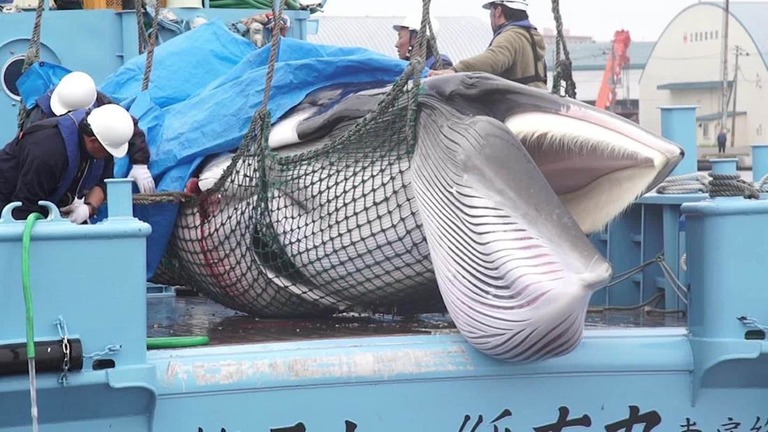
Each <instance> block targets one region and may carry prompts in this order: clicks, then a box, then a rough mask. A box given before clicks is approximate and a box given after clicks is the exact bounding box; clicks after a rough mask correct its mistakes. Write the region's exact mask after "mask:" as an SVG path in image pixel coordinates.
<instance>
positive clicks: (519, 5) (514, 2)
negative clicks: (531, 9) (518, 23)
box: [483, 0, 528, 12]
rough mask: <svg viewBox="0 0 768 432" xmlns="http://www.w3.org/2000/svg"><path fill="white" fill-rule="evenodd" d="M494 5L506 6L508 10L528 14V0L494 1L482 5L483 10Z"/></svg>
mask: <svg viewBox="0 0 768 432" xmlns="http://www.w3.org/2000/svg"><path fill="white" fill-rule="evenodd" d="M494 3H501V4H504V5H506V6H508V7H509V8H510V9H517V10H520V11H523V12H528V0H496V1H492V2H487V3H485V4H484V5H483V9H490V8H491V5H492V4H494Z"/></svg>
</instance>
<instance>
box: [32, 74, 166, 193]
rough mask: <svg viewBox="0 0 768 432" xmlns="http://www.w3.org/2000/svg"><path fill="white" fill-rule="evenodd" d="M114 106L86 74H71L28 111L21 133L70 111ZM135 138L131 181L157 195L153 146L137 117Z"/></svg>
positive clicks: (130, 143)
mask: <svg viewBox="0 0 768 432" xmlns="http://www.w3.org/2000/svg"><path fill="white" fill-rule="evenodd" d="M111 103H114V102H113V101H112V100H111V99H110V98H109V96H107V95H105V94H104V93H102V92H100V91H98V90H97V89H96V83H95V82H94V81H93V78H91V77H90V76H89V75H88V74H86V73H84V72H79V71H75V72H70V73H68V74H67V75H65V76H64V77H62V78H61V81H59V84H58V85H56V87H54V88H53V90H49V91H48V92H46V93H45V94H43V95H42V96H40V97H39V98H37V100H36V101H35V105H33V107H32V108H31V109H29V110H28V111H27V116H26V117H25V119H24V121H23V122H22V126H21V130H22V131H24V130H26V129H27V128H28V127H29V126H30V125H32V124H34V123H36V122H38V121H40V120H43V119H47V118H51V117H56V116H61V115H64V114H66V113H67V112H69V111H74V110H79V109H84V108H89V107H99V106H102V105H106V104H111ZM132 118H133V125H134V126H133V136H132V137H131V140H130V142H129V147H128V153H129V155H130V159H131V163H132V164H133V168H131V171H130V172H129V173H128V178H130V179H133V180H134V181H135V182H136V185H137V186H138V188H139V192H141V193H154V192H155V181H154V179H153V178H152V174H151V173H150V172H149V168H148V165H149V146H148V145H147V138H146V136H145V135H144V131H142V130H141V128H140V127H139V120H138V119H136V118H135V117H133V116H132Z"/></svg>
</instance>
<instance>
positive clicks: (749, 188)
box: [709, 173, 760, 199]
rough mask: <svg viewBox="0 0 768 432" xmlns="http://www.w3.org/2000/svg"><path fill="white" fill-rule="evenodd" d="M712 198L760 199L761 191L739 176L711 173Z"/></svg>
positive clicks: (710, 191) (710, 190) (710, 189)
mask: <svg viewBox="0 0 768 432" xmlns="http://www.w3.org/2000/svg"><path fill="white" fill-rule="evenodd" d="M710 176H711V177H712V180H711V181H710V182H709V196H710V197H713V198H714V197H738V196H742V197H744V198H747V199H760V191H759V190H758V189H757V188H756V187H755V186H754V185H753V184H751V183H749V182H747V181H745V180H743V179H742V178H741V176H740V175H739V174H714V173H710Z"/></svg>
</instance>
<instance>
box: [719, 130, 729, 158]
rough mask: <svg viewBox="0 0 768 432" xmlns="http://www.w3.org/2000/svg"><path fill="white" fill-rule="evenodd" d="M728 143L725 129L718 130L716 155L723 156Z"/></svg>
mask: <svg viewBox="0 0 768 432" xmlns="http://www.w3.org/2000/svg"><path fill="white" fill-rule="evenodd" d="M727 142H728V131H726V130H725V128H723V129H720V133H718V134H717V153H718V154H725V144H726V143H727Z"/></svg>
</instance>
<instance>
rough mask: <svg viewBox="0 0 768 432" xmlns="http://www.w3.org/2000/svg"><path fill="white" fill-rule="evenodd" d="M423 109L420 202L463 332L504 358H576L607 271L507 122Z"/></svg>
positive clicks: (417, 173) (417, 172) (416, 182)
mask: <svg viewBox="0 0 768 432" xmlns="http://www.w3.org/2000/svg"><path fill="white" fill-rule="evenodd" d="M422 105H423V110H422V113H421V120H420V121H421V123H420V128H419V145H418V146H417V148H416V153H415V155H414V157H413V160H412V164H411V173H412V179H413V188H414V196H415V200H416V203H417V204H418V210H419V213H420V215H421V219H422V222H423V227H424V232H425V235H426V238H427V243H428V244H429V250H430V258H431V261H432V264H433V267H434V270H435V275H436V278H437V281H438V286H439V289H440V292H441V294H442V296H443V300H444V301H445V304H446V307H447V308H448V311H449V313H450V315H451V318H452V319H453V321H454V323H455V324H456V327H457V328H458V329H459V331H460V332H461V334H462V335H463V336H464V337H465V338H466V340H467V341H468V342H469V343H470V344H471V345H472V346H474V347H475V348H476V349H478V350H480V351H481V352H483V353H485V354H487V355H489V356H491V357H494V358H497V359H500V360H505V361H512V362H528V361H535V360H541V359H546V358H551V357H556V356H560V355H563V354H566V353H569V352H571V351H572V350H573V349H574V348H575V347H577V346H578V344H579V342H580V340H581V337H582V334H583V328H584V319H585V315H586V312H587V308H588V304H589V299H590V296H591V294H592V293H593V292H594V290H597V289H600V288H601V287H603V286H604V285H605V284H606V283H607V282H608V281H609V280H610V278H611V276H612V271H611V266H610V264H608V263H607V262H606V261H605V260H604V258H603V257H602V256H601V255H600V254H599V252H597V250H595V248H594V246H593V245H592V244H591V243H590V242H589V240H587V238H586V236H585V235H584V234H583V232H582V230H581V229H580V226H579V225H578V224H577V222H576V220H574V218H573V216H572V215H571V214H570V213H569V211H568V210H567V209H566V208H565V206H564V205H563V203H562V201H561V200H560V198H559V197H558V196H557V195H556V194H555V193H554V191H553V190H552V189H551V187H550V186H549V184H548V182H547V179H545V178H544V176H543V175H542V173H541V172H540V171H539V169H538V167H537V166H536V164H535V162H534V161H533V159H532V158H531V157H530V156H529V155H528V153H527V150H526V149H525V148H523V146H522V144H521V142H520V141H519V140H517V139H516V138H515V136H514V135H513V134H512V133H511V132H510V130H509V129H508V128H506V127H505V125H504V124H503V123H501V122H499V121H497V120H495V119H492V118H490V117H486V116H477V117H466V116H463V115H461V114H459V113H458V112H456V111H455V110H453V109H451V108H449V107H446V106H443V105H440V104H439V103H434V104H432V103H430V102H429V100H428V99H427V100H423V101H422Z"/></svg>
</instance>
